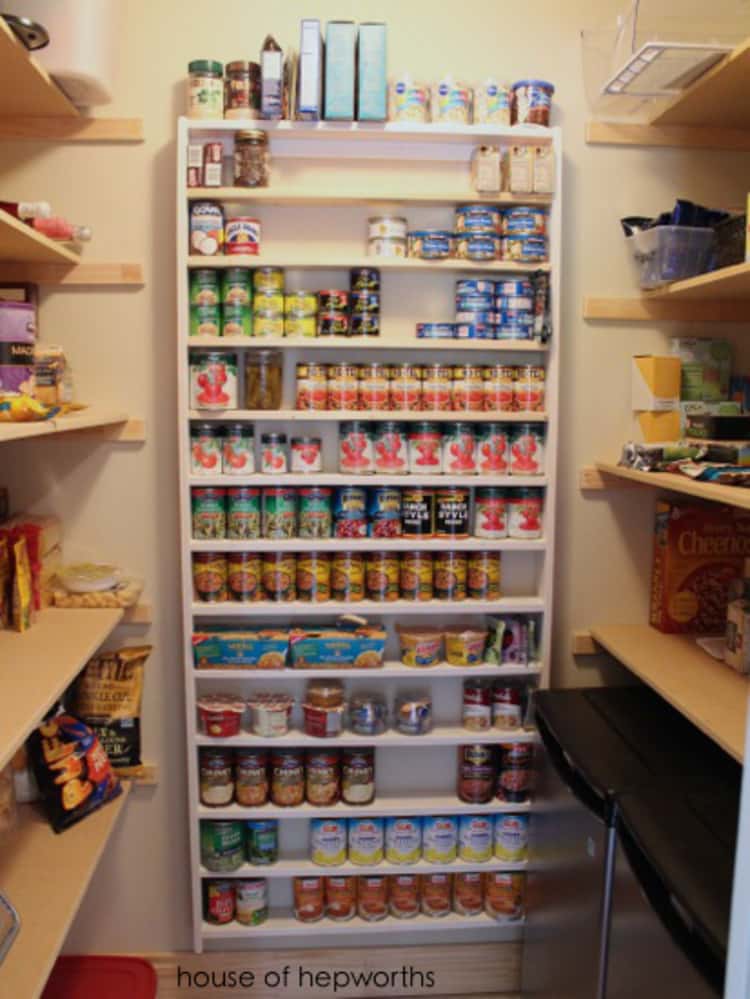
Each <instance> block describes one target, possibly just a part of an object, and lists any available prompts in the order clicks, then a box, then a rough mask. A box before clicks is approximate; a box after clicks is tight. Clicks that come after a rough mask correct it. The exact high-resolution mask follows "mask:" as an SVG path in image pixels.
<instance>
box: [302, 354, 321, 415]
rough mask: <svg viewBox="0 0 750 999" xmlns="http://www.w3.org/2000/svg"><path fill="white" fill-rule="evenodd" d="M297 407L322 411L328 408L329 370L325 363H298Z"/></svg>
mask: <svg viewBox="0 0 750 999" xmlns="http://www.w3.org/2000/svg"><path fill="white" fill-rule="evenodd" d="M296 382H297V386H296V398H295V406H296V407H297V409H310V410H315V411H322V410H325V409H327V408H328V371H327V369H326V366H325V364H308V363H307V362H306V361H305V362H302V363H301V364H298V365H297V370H296Z"/></svg>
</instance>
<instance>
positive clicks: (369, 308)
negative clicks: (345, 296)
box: [349, 291, 380, 317]
mask: <svg viewBox="0 0 750 999" xmlns="http://www.w3.org/2000/svg"><path fill="white" fill-rule="evenodd" d="M349 298H350V303H351V304H350V308H351V313H352V317H354V316H361V315H377V313H378V312H379V311H380V292H377V291H353V292H351V294H350V296H349Z"/></svg>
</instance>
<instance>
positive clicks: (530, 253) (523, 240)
mask: <svg viewBox="0 0 750 999" xmlns="http://www.w3.org/2000/svg"><path fill="white" fill-rule="evenodd" d="M498 242H499V241H498ZM502 255H503V260H515V261H517V262H518V263H522V264H536V263H542V262H543V261H545V260H546V259H547V238H546V236H503V239H502Z"/></svg>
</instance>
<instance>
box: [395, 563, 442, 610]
mask: <svg viewBox="0 0 750 999" xmlns="http://www.w3.org/2000/svg"><path fill="white" fill-rule="evenodd" d="M400 570H401V571H400V577H399V589H400V592H401V599H402V600H417V601H419V602H422V601H426V600H432V598H433V595H434V589H433V582H432V577H433V558H432V552H407V553H406V554H404V555H402V556H401V563H400Z"/></svg>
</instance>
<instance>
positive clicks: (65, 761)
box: [28, 714, 122, 832]
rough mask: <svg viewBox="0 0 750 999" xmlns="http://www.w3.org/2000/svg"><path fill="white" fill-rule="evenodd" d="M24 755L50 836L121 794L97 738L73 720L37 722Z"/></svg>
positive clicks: (56, 718) (68, 717)
mask: <svg viewBox="0 0 750 999" xmlns="http://www.w3.org/2000/svg"><path fill="white" fill-rule="evenodd" d="M28 750H29V756H30V758H31V761H32V764H33V766H34V774H35V776H36V780H37V783H38V785H39V790H40V791H41V793H42V797H43V798H44V804H45V809H46V812H47V817H48V819H49V821H50V824H51V826H52V828H53V829H54V830H55V832H62V831H63V829H67V828H68V827H69V826H72V825H74V823H76V822H79V821H80V820H81V819H82V818H85V816H87V815H88V814H89V813H90V812H93V811H96V809H97V808H100V807H101V806H102V805H103V804H105V802H107V801H111V800H112V799H113V798H116V797H117V796H118V794H120V793H121V791H122V786H121V784H120V782H119V780H118V779H117V777H116V776H115V773H114V771H113V770H112V765H111V763H110V762H109V757H108V756H107V754H106V752H105V750H104V748H103V747H102V744H101V743H100V742H99V740H98V738H97V737H96V734H95V733H94V732H92V730H91V729H90V728H89V727H88V725H85V724H84V723H83V722H82V721H79V720H78V718H74V717H73V716H72V715H68V714H59V715H55V716H54V717H51V718H48V719H47V721H45V722H42V724H41V725H40V726H39V728H38V729H35V731H33V732H32V733H31V735H30V736H29V741H28Z"/></svg>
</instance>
